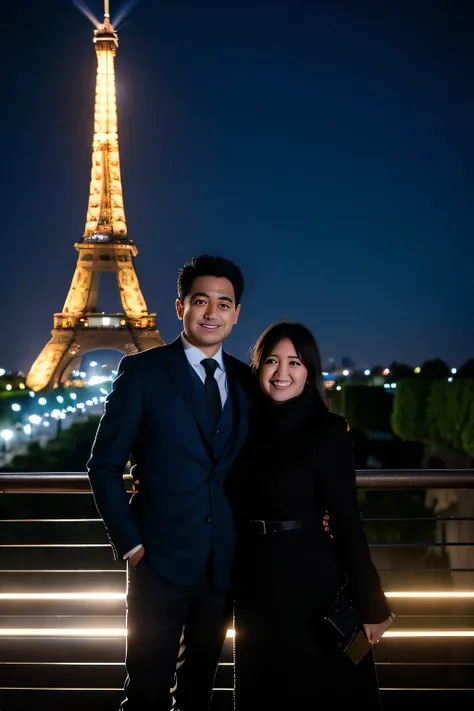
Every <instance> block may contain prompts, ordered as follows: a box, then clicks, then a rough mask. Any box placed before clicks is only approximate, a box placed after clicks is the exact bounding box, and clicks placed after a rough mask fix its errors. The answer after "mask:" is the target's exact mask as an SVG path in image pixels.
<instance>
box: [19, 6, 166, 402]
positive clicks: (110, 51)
mask: <svg viewBox="0 0 474 711" xmlns="http://www.w3.org/2000/svg"><path fill="white" fill-rule="evenodd" d="M104 5H105V8H104V9H105V12H104V22H103V23H102V24H100V25H99V26H98V28H97V29H96V30H95V32H94V43H95V50H96V54H97V84H96V95H95V115H94V120H95V123H94V141H93V148H92V173H91V182H90V195H89V204H88V209H87V218H86V228H85V232H84V236H83V237H82V238H81V239H80V240H79V241H78V242H77V243H76V244H75V245H74V246H75V248H76V249H77V251H78V252H79V255H78V258H77V265H76V270H75V272H74V276H73V279H72V282H71V287H70V289H69V293H68V295H67V297H66V301H65V302H64V306H63V310H62V312H61V313H57V314H54V329H53V330H52V331H51V335H52V337H51V339H50V341H49V342H48V343H47V344H46V346H45V347H44V348H43V350H42V351H41V353H40V355H39V356H38V358H37V359H36V360H35V362H34V363H33V365H32V367H31V370H30V372H29V373H28V377H27V380H26V383H27V386H28V387H29V388H31V389H32V390H35V391H40V390H45V389H47V390H50V389H52V388H56V387H58V385H59V384H60V383H63V382H65V381H67V380H68V378H69V377H70V374H71V372H72V371H73V370H75V369H77V370H78V369H79V364H80V362H81V359H82V357H83V356H84V354H85V353H87V352H89V351H92V350H96V349H99V348H107V349H113V350H118V351H121V352H122V353H136V352H138V351H143V350H147V349H148V348H152V347H154V346H161V345H163V343H164V341H163V340H162V339H161V337H160V334H159V332H158V331H157V330H156V314H150V313H148V310H147V306H146V303H145V299H144V298H143V295H142V292H141V289H140V284H139V282H138V278H137V274H136V272H135V267H134V257H135V256H136V255H137V248H136V246H135V244H134V242H133V241H132V240H131V239H129V238H128V236H127V224H126V221H125V211H124V207H123V195H122V180H121V176H120V159H119V143H118V130H117V101H116V94H115V68H114V59H115V54H116V51H117V48H118V37H117V33H116V32H115V30H114V28H113V27H112V25H111V23H110V19H109V1H108V0H105V3H104ZM102 272H115V274H116V275H117V284H118V289H119V292H120V300H121V303H122V307H123V313H120V314H116V313H114V314H111V313H103V312H99V311H98V310H97V302H98V296H99V283H100V276H101V274H102Z"/></svg>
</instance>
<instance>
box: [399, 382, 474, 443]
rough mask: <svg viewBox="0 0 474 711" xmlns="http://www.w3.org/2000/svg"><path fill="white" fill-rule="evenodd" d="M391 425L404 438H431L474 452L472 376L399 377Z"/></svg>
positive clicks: (428, 440)
mask: <svg viewBox="0 0 474 711" xmlns="http://www.w3.org/2000/svg"><path fill="white" fill-rule="evenodd" d="M392 426H393V431H394V432H395V434H396V435H398V436H399V437H400V438H401V439H403V440H405V441H411V442H432V443H434V444H441V445H445V446H447V447H451V448H452V449H456V450H459V451H465V452H467V453H468V454H469V455H471V456H474V379H468V378H458V379H454V380H453V381H452V382H449V381H448V380H447V379H443V380H432V379H430V378H423V377H419V378H410V379H408V380H401V381H400V382H399V383H398V386H397V391H396V395H395V402H394V408H393V414H392Z"/></svg>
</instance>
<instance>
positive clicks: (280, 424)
mask: <svg viewBox="0 0 474 711" xmlns="http://www.w3.org/2000/svg"><path fill="white" fill-rule="evenodd" d="M229 495H230V499H231V504H232V506H233V509H234V513H235V518H236V523H237V531H238V541H239V543H238V549H237V550H238V554H237V561H236V690H237V696H236V699H237V703H238V705H239V711H240V709H244V710H245V711H250V709H252V708H254V706H252V704H254V705H255V708H259V705H260V707H261V705H262V704H266V705H268V707H269V708H270V707H271V704H272V703H275V704H276V703H277V702H278V703H280V702H282V703H287V704H295V703H296V702H298V703H301V704H303V703H304V704H308V703H314V702H315V701H316V700H317V701H318V702H321V701H322V700H323V699H327V700H328V701H335V700H341V701H344V702H346V701H350V699H351V698H353V694H357V696H359V697H360V695H361V694H362V697H363V699H362V697H361V698H360V700H361V701H362V704H361V706H362V707H365V708H366V709H367V708H374V709H375V708H379V699H378V688H377V680H376V676H375V670H374V666H373V659H372V655H371V654H370V655H368V657H367V658H366V659H365V660H364V661H363V662H361V663H360V664H359V666H358V667H354V665H353V664H352V663H351V662H348V660H346V658H345V657H344V656H343V655H342V654H341V653H340V652H338V651H337V650H333V648H332V646H331V645H329V644H328V643H327V641H326V639H324V638H323V637H322V636H321V633H320V632H319V626H318V625H317V623H318V622H319V620H320V619H321V616H322V613H323V611H324V610H325V609H326V608H327V606H328V604H330V602H331V601H332V600H333V599H334V597H335V595H336V593H337V591H338V590H339V588H340V586H341V583H342V581H343V579H344V576H345V575H347V576H348V579H349V584H350V588H351V591H352V594H353V597H354V599H355V601H356V604H357V608H358V611H359V613H360V615H361V618H362V620H363V622H364V623H377V622H383V621H384V620H386V619H387V617H388V616H389V614H390V613H389V608H388V606H387V603H386V600H385V596H384V594H383V591H382V588H381V585H380V580H379V576H378V573H377V571H376V569H375V567H374V565H373V563H372V560H371V557H370V552H369V547H368V543H367V539H366V535H365V531H364V528H363V524H362V521H361V514H360V510H359V505H358V500H357V490H356V482H355V470H354V464H353V445H352V438H351V434H350V432H349V431H348V425H347V422H346V421H345V420H344V419H343V418H342V417H339V416H338V415H335V414H333V413H330V412H328V411H327V410H326V409H325V408H324V407H323V405H322V404H319V401H318V400H317V399H315V398H312V397H310V396H309V395H306V394H305V395H302V396H300V397H299V398H295V399H294V400H291V401H289V402H287V403H284V404H282V405H278V406H273V407H268V405H267V406H263V408H259V409H258V410H257V411H256V412H255V413H254V417H253V420H252V424H251V429H250V437H249V440H248V443H247V446H246V447H245V448H244V450H243V452H242V454H241V456H240V458H239V460H238V461H237V463H236V467H235V470H234V473H233V475H232V476H231V478H230V480H229ZM326 510H327V511H328V512H329V516H330V527H331V531H332V534H333V538H331V537H330V536H329V534H328V533H327V532H326V531H325V530H324V526H323V524H322V519H323V516H324V513H325V511H326ZM251 519H259V520H264V521H282V520H284V521H288V520H292V521H293V520H299V521H302V522H303V527H302V529H301V530H296V531H286V532H281V533H274V534H267V535H252V534H249V521H250V520H251ZM256 689H257V690H258V691H256ZM272 690H273V692H274V694H275V696H274V697H272V696H271V694H272V693H273V692H272ZM259 693H262V694H263V695H262V697H259ZM324 693H326V694H327V695H326V696H324ZM295 708H296V707H295ZM298 708H299V707H298Z"/></svg>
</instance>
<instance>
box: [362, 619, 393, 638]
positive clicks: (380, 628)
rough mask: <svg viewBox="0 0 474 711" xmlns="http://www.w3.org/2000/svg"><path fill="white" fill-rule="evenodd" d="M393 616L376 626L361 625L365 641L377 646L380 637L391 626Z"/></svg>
mask: <svg viewBox="0 0 474 711" xmlns="http://www.w3.org/2000/svg"><path fill="white" fill-rule="evenodd" d="M394 619H395V615H394V614H393V613H392V614H391V615H390V617H388V618H387V619H386V620H385V622H379V623H378V624H369V625H363V627H364V631H365V634H366V636H367V639H368V640H369V642H370V643H371V644H378V642H380V640H381V639H382V636H383V635H384V634H385V632H386V631H387V630H388V628H389V627H391V626H392V625H393V621H394Z"/></svg>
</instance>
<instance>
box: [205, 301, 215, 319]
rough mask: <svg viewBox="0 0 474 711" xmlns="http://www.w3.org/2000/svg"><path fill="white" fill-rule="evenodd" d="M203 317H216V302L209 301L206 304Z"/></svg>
mask: <svg viewBox="0 0 474 711" xmlns="http://www.w3.org/2000/svg"><path fill="white" fill-rule="evenodd" d="M204 316H205V318H209V319H212V318H216V316H217V304H213V303H212V302H211V301H210V302H209V303H208V304H207V306H206V311H205V312H204Z"/></svg>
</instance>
